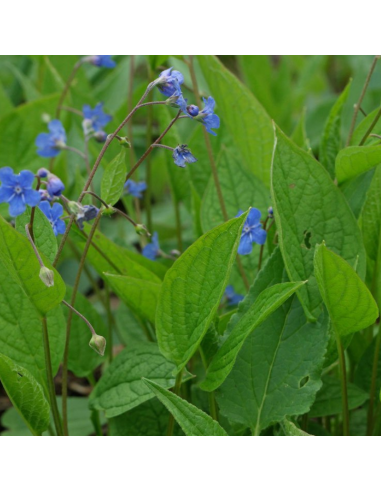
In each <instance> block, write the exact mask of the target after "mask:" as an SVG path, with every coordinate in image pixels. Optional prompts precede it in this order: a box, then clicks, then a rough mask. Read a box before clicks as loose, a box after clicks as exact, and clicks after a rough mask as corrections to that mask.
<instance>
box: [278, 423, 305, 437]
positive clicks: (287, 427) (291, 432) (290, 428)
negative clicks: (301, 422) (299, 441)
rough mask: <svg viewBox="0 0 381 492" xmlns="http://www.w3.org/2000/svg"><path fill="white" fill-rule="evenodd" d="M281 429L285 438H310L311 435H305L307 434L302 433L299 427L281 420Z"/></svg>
mask: <svg viewBox="0 0 381 492" xmlns="http://www.w3.org/2000/svg"><path fill="white" fill-rule="evenodd" d="M280 425H281V427H282V430H283V432H284V435H285V436H290V437H296V436H299V437H312V436H311V434H307V432H304V431H302V429H299V427H296V425H295V424H294V422H291V421H290V420H287V419H285V420H283V422H281V424H280Z"/></svg>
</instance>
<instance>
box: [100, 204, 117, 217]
mask: <svg viewBox="0 0 381 492" xmlns="http://www.w3.org/2000/svg"><path fill="white" fill-rule="evenodd" d="M101 210H102V215H114V214H116V210H115V208H114V207H110V206H109V207H108V208H106V207H102V208H101Z"/></svg>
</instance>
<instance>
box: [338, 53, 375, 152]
mask: <svg viewBox="0 0 381 492" xmlns="http://www.w3.org/2000/svg"><path fill="white" fill-rule="evenodd" d="M380 56H381V55H377V56H375V57H374V60H373V63H372V65H371V67H370V70H369V73H368V75H367V77H366V80H365V84H364V87H363V89H362V91H361V94H360V98H359V100H358V101H357V104H355V110H354V113H353V118H352V122H351V127H350V130H349V134H348V138H347V145H346V146H347V147H348V146H349V145H350V143H351V140H352V136H353V132H354V130H355V126H356V121H357V116H358V114H359V111H360V108H361V105H362V102H363V100H364V97H365V94H366V91H367V90H368V87H369V83H370V79H371V78H372V75H373V72H374V69H375V68H376V65H377V62H378V59H379V58H380ZM369 133H370V132H369Z"/></svg>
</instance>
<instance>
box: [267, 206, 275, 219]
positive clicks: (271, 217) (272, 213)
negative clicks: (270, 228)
mask: <svg viewBox="0 0 381 492" xmlns="http://www.w3.org/2000/svg"><path fill="white" fill-rule="evenodd" d="M268 214H269V219H273V218H274V209H273V208H272V207H269V210H268Z"/></svg>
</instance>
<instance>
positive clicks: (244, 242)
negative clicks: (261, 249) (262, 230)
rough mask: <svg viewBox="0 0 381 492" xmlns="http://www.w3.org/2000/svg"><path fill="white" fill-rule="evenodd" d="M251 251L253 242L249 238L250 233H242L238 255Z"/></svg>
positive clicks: (247, 253)
mask: <svg viewBox="0 0 381 492" xmlns="http://www.w3.org/2000/svg"><path fill="white" fill-rule="evenodd" d="M252 251H253V243H252V241H251V240H250V234H242V237H241V242H240V244H239V247H238V254H239V255H249V254H250V253H251V252H252Z"/></svg>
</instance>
